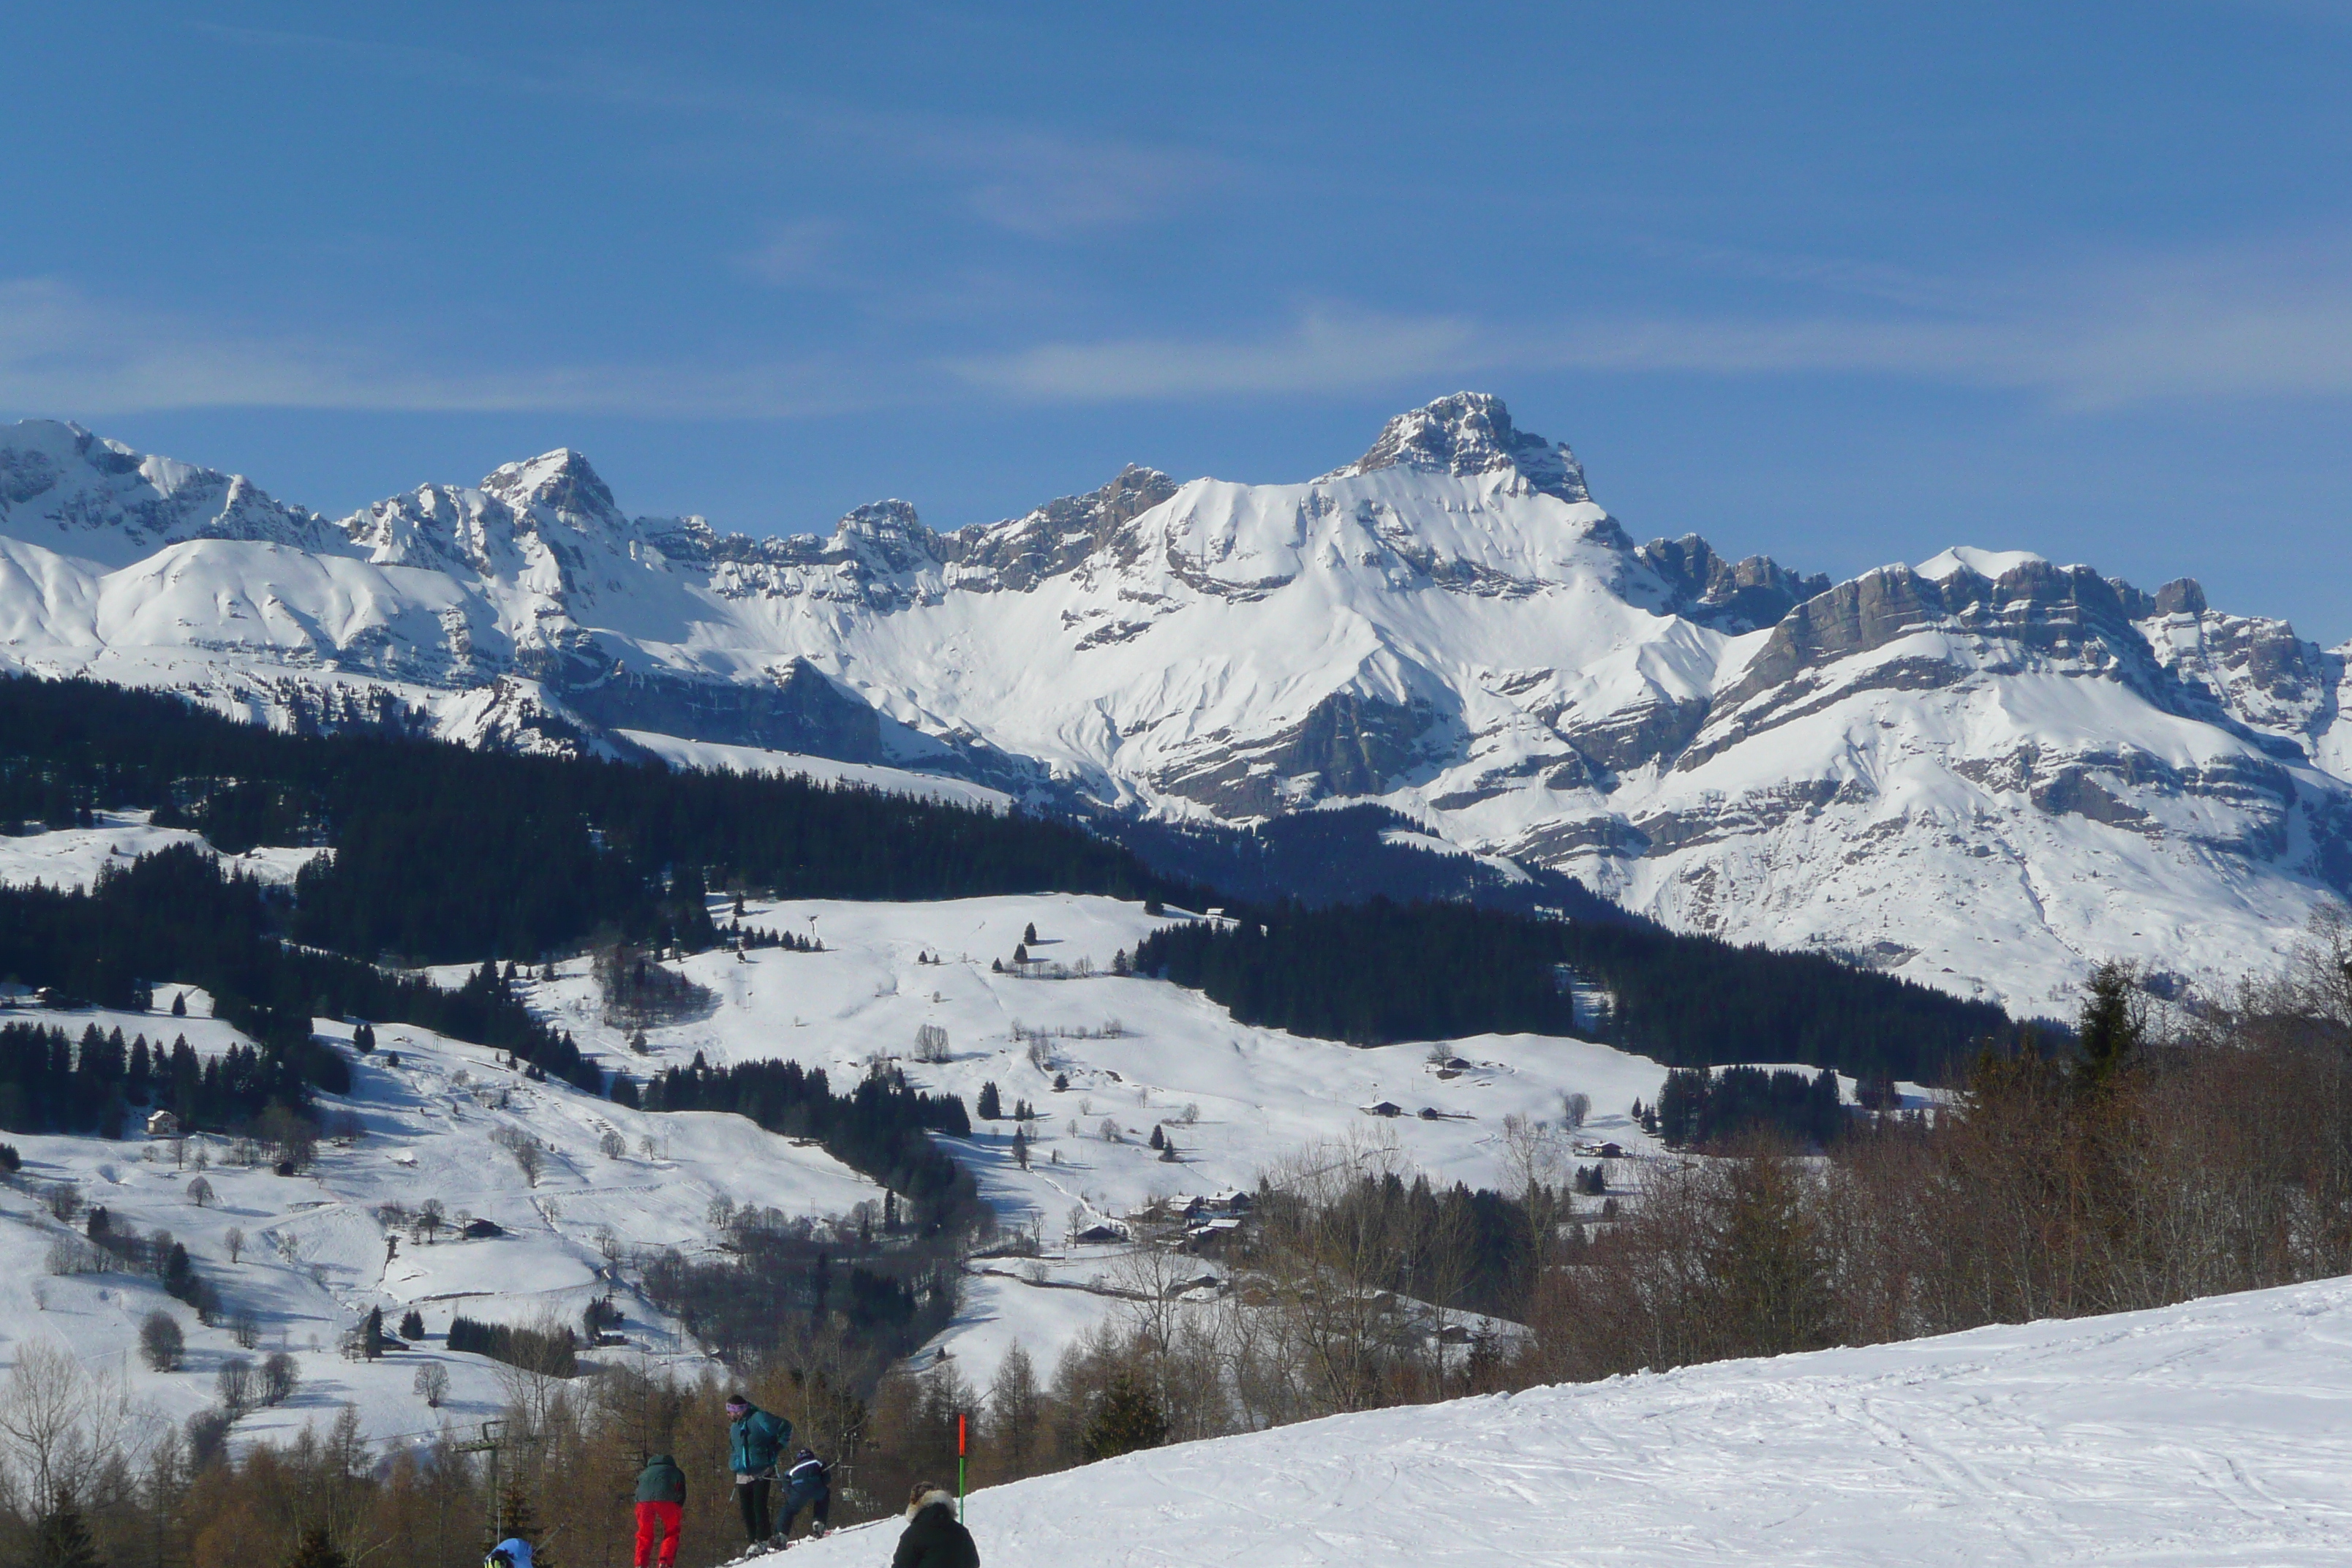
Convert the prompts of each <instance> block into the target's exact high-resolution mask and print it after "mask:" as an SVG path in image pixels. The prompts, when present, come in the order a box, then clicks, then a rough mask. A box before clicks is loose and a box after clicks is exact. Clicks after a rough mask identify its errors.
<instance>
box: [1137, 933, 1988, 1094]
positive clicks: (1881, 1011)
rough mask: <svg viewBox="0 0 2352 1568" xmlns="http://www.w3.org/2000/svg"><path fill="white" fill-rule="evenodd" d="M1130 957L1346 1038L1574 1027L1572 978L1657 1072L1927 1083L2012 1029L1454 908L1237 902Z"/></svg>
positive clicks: (1742, 966)
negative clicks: (1739, 1070)
mask: <svg viewBox="0 0 2352 1568" xmlns="http://www.w3.org/2000/svg"><path fill="white" fill-rule="evenodd" d="M1131 962H1132V965H1133V968H1134V970H1135V971H1136V973H1142V974H1150V975H1157V976H1160V977H1161V978H1164V979H1168V980H1172V981H1174V982H1176V983H1177V984H1181V985H1187V986H1191V987H1192V988H1194V989H1196V990H1199V991H1201V992H1202V993H1204V994H1207V995H1208V996H1209V997H1211V998H1212V999H1213V1000H1214V1001H1216V1002H1219V1003H1221V1004H1223V1005H1224V1006H1226V1007H1228V1008H1230V1009H1231V1010H1232V1012H1233V1014H1234V1016H1235V1017H1236V1018H1238V1019H1240V1020H1241V1021H1243V1022H1244V1023H1250V1024H1263V1025H1265V1026H1270V1027H1274V1028H1280V1029H1288V1030H1289V1031H1291V1032H1292V1033H1294V1034H1299V1035H1311V1036H1316V1037H1322V1038H1327V1039H1339V1040H1347V1041H1350V1042H1352V1043H1354V1044H1358V1045H1385V1044H1390V1043H1392V1042H1395V1041H1399V1040H1419V1039H1427V1040H1437V1039H1452V1038H1458V1037H1462V1036H1465V1035H1475V1034H1484V1033H1490V1032H1491V1033H1496V1034H1517V1033H1527V1034H1549V1035H1572V1034H1577V1033H1580V1029H1579V1024H1578V1019H1577V1016H1576V1010H1575V1005H1574V1002H1573V999H1572V996H1571V994H1570V983H1571V981H1572V980H1577V979H1580V980H1582V981H1584V982H1585V983H1588V984H1593V985H1596V986H1599V987H1601V988H1604V989H1606V990H1607V991H1608V992H1610V993H1611V994H1612V996H1613V997H1614V1002H1615V1005H1614V1006H1613V1008H1612V1010H1611V1012H1610V1015H1609V1016H1608V1017H1607V1018H1606V1019H1603V1020H1599V1021H1596V1022H1594V1023H1591V1024H1589V1025H1588V1031H1589V1032H1592V1033H1597V1034H1599V1035H1600V1036H1601V1037H1602V1038H1604V1039H1605V1040H1606V1041H1607V1042H1608V1043H1609V1044H1612V1045H1615V1046H1619V1047H1623V1048H1626V1049H1629V1050H1634V1051H1639V1052H1641V1053H1643V1055H1646V1056H1651V1057H1654V1058H1657V1059H1658V1060H1660V1061H1663V1062H1665V1063H1667V1064H1668V1065H1670V1066H1683V1067H1696V1066H1706V1065H1720V1064H1724V1063H1732V1062H1752V1061H1792V1062H1803V1063H1806V1064H1808V1065H1811V1066H1814V1067H1833V1068H1840V1069H1842V1070H1843V1071H1845V1072H1848V1073H1851V1074H1853V1075H1855V1076H1857V1077H1860V1076H1872V1075H1879V1074H1888V1075H1892V1076H1895V1077H1898V1078H1905V1079H1913V1080H1916V1081H1920V1082H1935V1081H1939V1080H1940V1079H1941V1077H1942V1075H1943V1074H1944V1072H1945V1071H1946V1070H1947V1069H1948V1067H1950V1066H1951V1065H1952V1064H1955V1063H1964V1062H1965V1061H1966V1060H1967V1059H1968V1058H1969V1056H1970V1055H1972V1054H1973V1052H1974V1051H1975V1050H1976V1048H1977V1047H1978V1046H1979V1043H1980V1042H1982V1041H1983V1040H1985V1039H1987V1038H1997V1039H2007V1038H2010V1037H2012V1036H2013V1035H2014V1034H2015V1026H2013V1025H2012V1023H2011V1020H2010V1018H2009V1016H2008V1015H2007V1014H2005V1013H2003V1012H2002V1011H2001V1009H2000V1007H1998V1006H1995V1005H1992V1004H1990V1003H1985V1002H1973V1001H1967V1000H1963V999H1961V998H1959V997H1956V996H1952V995H1949V994H1946V993H1944V992H1940V991H1936V990H1933V989H1931V988H1929V987H1927V986H1924V985H1917V984H1912V983H1911V982H1909V981H1906V980H1899V979H1895V978H1893V977H1891V976H1888V975H1883V974H1875V973H1870V972H1869V971H1866V970H1860V969H1855V968H1853V967H1851V966H1849V965H1847V964H1844V963H1839V962H1838V961H1837V960H1835V959H1832V958H1828V957H1825V956H1822V955H1819V954H1811V953H1790V952H1770V951H1768V950H1766V949H1763V948H1758V947H1740V946H1735V945H1733V944H1732V943H1729V942H1718V941H1717V940H1715V939H1714V938H1711V937H1702V936H1685V935H1680V934H1677V933H1675V932H1672V931H1663V930H1660V929H1658V928H1657V927H1654V926H1650V925H1646V924H1643V923H1638V922H1628V921H1587V920H1552V919H1543V918H1538V917H1532V916H1528V915H1522V914H1513V913H1508V912H1505V911H1500V910H1482V909H1475V908H1471V907H1469V906H1466V905H1463V904H1421V903H1416V904H1396V903H1390V902H1388V901H1386V900H1379V899H1375V900H1372V901H1370V902H1369V903H1366V904H1361V905H1357V906H1352V907H1349V908H1333V909H1319V910H1309V909H1304V908H1301V907H1299V906H1297V905H1295V904H1294V905H1284V906H1281V907H1279V908H1276V909H1274V910H1266V911H1259V912H1257V913H1255V914H1252V913H1250V912H1248V911H1244V913H1243V918H1240V919H1237V920H1232V921H1218V922H1210V921H1195V922H1191V923H1187V924H1184V925H1180V926H1171V927H1166V928H1163V929H1161V930H1160V931H1155V932H1153V933H1151V934H1150V936H1147V937H1145V938H1144V939H1143V941H1142V942H1139V944H1138V945H1137V947H1136V951H1135V953H1134V955H1133V958H1132V961H1131ZM1368 975H1377V976H1378V977H1379V980H1378V983H1377V984H1368V983H1367V980H1366V977H1367V976H1368Z"/></svg>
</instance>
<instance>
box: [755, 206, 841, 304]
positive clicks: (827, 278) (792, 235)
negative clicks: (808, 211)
mask: <svg viewBox="0 0 2352 1568" xmlns="http://www.w3.org/2000/svg"><path fill="white" fill-rule="evenodd" d="M849 237H850V227H849V225H847V224H846V223H844V222H843V221H842V220H841V219H839V218H833V217H806V218H795V219H793V221H792V222H790V223H779V224H774V225H772V226H770V227H769V229H768V231H767V233H766V235H765V236H764V237H762V238H761V241H760V243H759V245H758V246H757V247H754V248H752V249H751V250H748V251H746V252H744V253H743V254H742V255H740V256H739V257H737V258H735V268H736V270H737V271H739V272H740V273H742V274H743V276H745V277H746V278H749V279H752V280H753V281H754V282H758V283H769V284H773V285H775V286H776V287H778V288H789V287H794V286H803V287H806V286H813V287H817V288H839V287H843V286H845V285H847V284H851V283H854V282H856V281H857V280H858V279H857V278H856V273H855V271H854V269H853V268H851V267H850V265H849V261H848V254H847V241H848V239H849Z"/></svg>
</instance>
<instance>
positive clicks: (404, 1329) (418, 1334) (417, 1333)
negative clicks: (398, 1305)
mask: <svg viewBox="0 0 2352 1568" xmlns="http://www.w3.org/2000/svg"><path fill="white" fill-rule="evenodd" d="M400 1337H401V1338H402V1339H404V1340H406V1341H407V1342H409V1343H411V1344H415V1342H417V1341H418V1340H421V1339H423V1338H424V1337H425V1314H424V1313H422V1312H420V1311H418V1310H416V1309H415V1308H414V1307H411V1308H409V1309H408V1310H407V1311H405V1312H404V1313H402V1314H401V1317H400Z"/></svg>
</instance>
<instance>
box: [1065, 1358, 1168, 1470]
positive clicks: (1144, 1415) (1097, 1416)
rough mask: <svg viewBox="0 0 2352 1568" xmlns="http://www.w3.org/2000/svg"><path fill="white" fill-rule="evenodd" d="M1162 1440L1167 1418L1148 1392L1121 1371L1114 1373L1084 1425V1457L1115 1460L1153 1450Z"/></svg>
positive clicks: (1164, 1434) (1163, 1441)
mask: <svg viewBox="0 0 2352 1568" xmlns="http://www.w3.org/2000/svg"><path fill="white" fill-rule="evenodd" d="M1166 1441H1168V1417H1167V1416H1166V1415H1163V1414H1161V1412H1160V1402H1159V1401H1158V1400H1156V1399H1154V1398H1153V1397H1152V1396H1151V1391H1150V1389H1148V1388H1146V1387H1144V1386H1143V1385H1142V1384H1139V1383H1138V1382H1136V1381H1135V1379H1134V1378H1133V1377H1131V1376H1130V1375H1129V1374H1128V1373H1124V1372H1121V1373H1114V1374H1113V1375H1112V1377H1111V1380H1110V1385H1109V1386H1108V1387H1107V1388H1105V1389H1104V1390H1103V1392H1102V1397H1101V1399H1100V1400H1099V1401H1098V1402H1097V1404H1096V1405H1095V1412H1094V1416H1093V1418H1092V1419H1091V1420H1089V1421H1088V1422H1087V1434H1086V1439H1085V1448H1086V1455H1087V1458H1088V1459H1110V1458H1118V1456H1119V1455H1121V1454H1132V1453H1135V1452H1136V1451H1137V1450H1139V1449H1142V1448H1157V1447H1160V1444H1162V1443H1165V1442H1166Z"/></svg>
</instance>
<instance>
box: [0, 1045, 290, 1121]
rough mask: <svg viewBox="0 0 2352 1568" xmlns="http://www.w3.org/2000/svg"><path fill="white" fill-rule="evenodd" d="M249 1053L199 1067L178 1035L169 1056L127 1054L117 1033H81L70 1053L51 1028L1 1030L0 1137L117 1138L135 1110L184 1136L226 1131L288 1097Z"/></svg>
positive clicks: (131, 1049) (140, 1051) (155, 1051)
mask: <svg viewBox="0 0 2352 1568" xmlns="http://www.w3.org/2000/svg"><path fill="white" fill-rule="evenodd" d="M290 1087H291V1086H289V1085H288V1084H287V1083H286V1082H284V1080H283V1079H282V1076H281V1075H280V1074H279V1073H278V1072H277V1071H274V1070H273V1064H272V1063H270V1062H269V1061H268V1060H267V1059H266V1058H264V1057H263V1055H262V1053H261V1052H260V1051H258V1050H257V1049H255V1048H254V1047H250V1046H231V1047H229V1048H228V1049H227V1050H226V1051H223V1052H222V1053H220V1054H219V1055H218V1056H215V1057H212V1058H198V1057H197V1055H196V1051H195V1047H193V1046H191V1045H189V1044H188V1039H187V1037H186V1036H185V1035H182V1036H180V1037H177V1038H176V1039H174V1040H173V1042H172V1044H171V1045H170V1046H169V1047H166V1046H165V1045H164V1044H163V1040H162V1039H161V1038H160V1037H158V1038H157V1040H156V1042H155V1045H154V1047H153V1048H152V1050H151V1049H150V1048H149V1047H148V1044H147V1037H146V1036H145V1035H140V1036H137V1037H134V1038H133V1039H132V1040H131V1042H130V1044H129V1045H127V1046H126V1045H125V1044H124V1043H123V1039H122V1031H121V1028H120V1027H117V1028H115V1029H112V1030H110V1031H108V1032H106V1033H103V1034H101V1033H100V1030H99V1027H98V1026H97V1025H96V1024H90V1025H88V1026H84V1028H83V1030H82V1033H81V1039H80V1041H79V1044H76V1043H75V1042H74V1041H73V1040H72V1039H71V1038H70V1037H68V1035H67V1033H66V1031H65V1030H63V1029H61V1028H58V1027H57V1026H54V1025H50V1026H42V1025H39V1024H31V1023H24V1022H16V1023H11V1024H5V1025H0V1131H9V1132H94V1133H96V1134H98V1135H99V1136H100V1137H101V1138H120V1137H121V1136H122V1135H123V1132H124V1130H125V1123H126V1122H127V1121H128V1120H129V1119H130V1118H131V1115H132V1114H133V1113H134V1112H137V1111H140V1110H148V1109H153V1110H169V1111H171V1112H172V1113H173V1115H174V1116H176V1117H178V1118H179V1122H180V1126H181V1128H182V1129H183V1130H184V1131H191V1132H195V1131H206V1132H228V1131H236V1130H237V1129H239V1128H242V1127H244V1126H245V1125H246V1124H247V1123H248V1122H250V1121H254V1120H255V1119H256V1118H257V1117H259V1116H260V1115H261V1114H262V1113H263V1112H264V1111H265V1110H268V1108H269V1106H270V1104H271V1102H272V1101H273V1100H282V1099H283V1097H284V1096H285V1095H286V1094H287V1093H289V1091H290Z"/></svg>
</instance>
